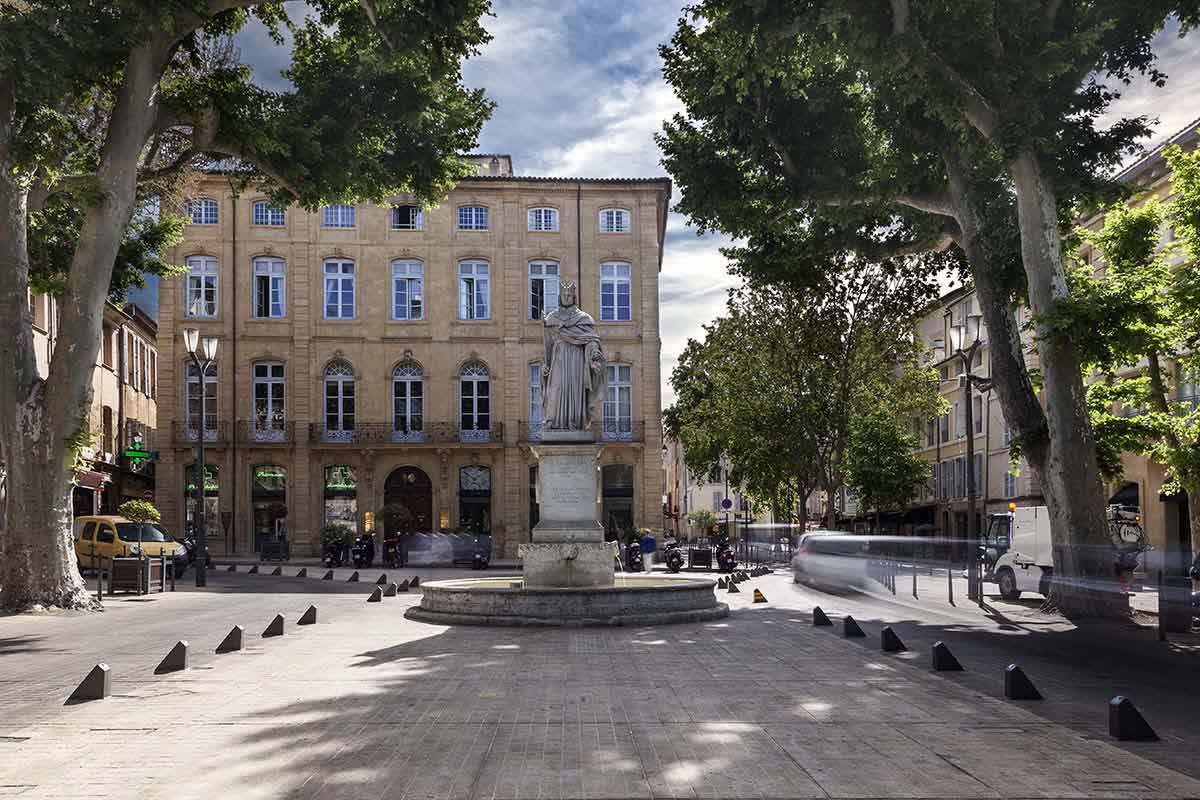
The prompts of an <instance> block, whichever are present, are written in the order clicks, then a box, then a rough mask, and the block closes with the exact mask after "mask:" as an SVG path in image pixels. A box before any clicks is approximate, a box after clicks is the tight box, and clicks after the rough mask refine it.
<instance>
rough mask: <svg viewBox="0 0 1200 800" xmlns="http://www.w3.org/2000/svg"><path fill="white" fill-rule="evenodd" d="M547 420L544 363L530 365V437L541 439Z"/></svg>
mask: <svg viewBox="0 0 1200 800" xmlns="http://www.w3.org/2000/svg"><path fill="white" fill-rule="evenodd" d="M545 421H546V416H545V410H544V408H543V406H542V364H541V362H540V361H539V362H537V363H536V364H530V365H529V437H530V438H531V439H540V438H541V436H542V425H543V424H544V423H545Z"/></svg>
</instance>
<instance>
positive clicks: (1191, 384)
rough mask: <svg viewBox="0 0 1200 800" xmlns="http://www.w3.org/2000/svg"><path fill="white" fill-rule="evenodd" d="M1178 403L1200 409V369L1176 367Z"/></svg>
mask: <svg viewBox="0 0 1200 800" xmlns="http://www.w3.org/2000/svg"><path fill="white" fill-rule="evenodd" d="M1176 385H1177V386H1178V390H1177V392H1176V398H1177V402H1179V403H1183V404H1185V405H1189V406H1191V407H1192V408H1200V369H1184V368H1183V366H1182V365H1180V366H1177V367H1176Z"/></svg>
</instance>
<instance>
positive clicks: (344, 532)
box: [321, 522, 354, 545]
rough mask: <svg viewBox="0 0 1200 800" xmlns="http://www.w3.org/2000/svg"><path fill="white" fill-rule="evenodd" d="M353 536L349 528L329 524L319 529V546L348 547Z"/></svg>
mask: <svg viewBox="0 0 1200 800" xmlns="http://www.w3.org/2000/svg"><path fill="white" fill-rule="evenodd" d="M353 535H354V531H352V530H351V529H350V528H349V527H347V526H345V525H338V524H336V523H332V522H331V523H329V524H327V525H324V526H322V527H321V544H323V545H327V544H335V545H348V544H350V539H351V537H352V536H353Z"/></svg>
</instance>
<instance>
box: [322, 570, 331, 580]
mask: <svg viewBox="0 0 1200 800" xmlns="http://www.w3.org/2000/svg"><path fill="white" fill-rule="evenodd" d="M321 580H323V581H331V580H333V570H329V571H327V572H326V573H325V574H324V575H322V576H321Z"/></svg>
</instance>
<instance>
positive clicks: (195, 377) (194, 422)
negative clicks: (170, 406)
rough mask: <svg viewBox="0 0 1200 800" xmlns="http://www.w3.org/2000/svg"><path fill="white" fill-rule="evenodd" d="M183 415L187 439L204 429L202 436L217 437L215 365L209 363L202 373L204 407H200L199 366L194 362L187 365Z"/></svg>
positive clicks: (208, 438) (207, 438)
mask: <svg viewBox="0 0 1200 800" xmlns="http://www.w3.org/2000/svg"><path fill="white" fill-rule="evenodd" d="M183 404H184V417H185V420H186V423H185V424H186V426H187V427H186V430H187V438H188V439H196V438H198V437H199V436H200V429H201V428H202V427H203V429H204V438H205V439H206V440H213V439H216V438H217V365H216V364H209V365H208V371H207V372H206V373H205V375H204V409H203V412H202V411H201V409H200V368H199V367H197V366H196V365H195V364H188V365H187V383H186V384H185V385H184V398H183Z"/></svg>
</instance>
